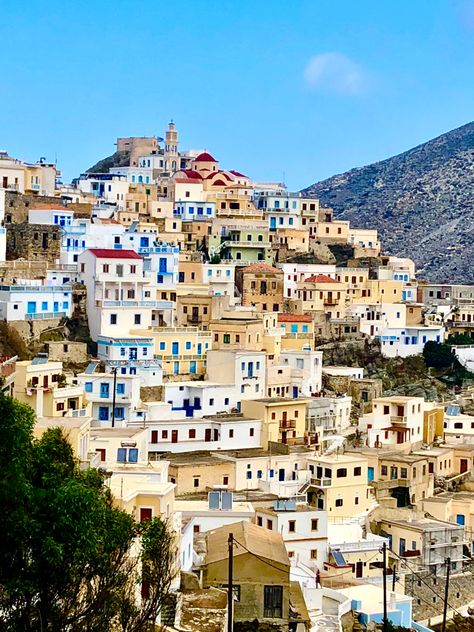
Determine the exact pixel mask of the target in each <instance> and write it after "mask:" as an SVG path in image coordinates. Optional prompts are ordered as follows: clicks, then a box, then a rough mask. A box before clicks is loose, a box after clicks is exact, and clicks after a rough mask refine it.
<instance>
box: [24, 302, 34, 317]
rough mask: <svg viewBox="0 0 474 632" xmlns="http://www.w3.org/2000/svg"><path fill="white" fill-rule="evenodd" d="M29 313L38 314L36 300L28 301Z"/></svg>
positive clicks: (27, 309) (27, 311)
mask: <svg viewBox="0 0 474 632" xmlns="http://www.w3.org/2000/svg"><path fill="white" fill-rule="evenodd" d="M26 313H27V314H36V301H28V305H27V308H26Z"/></svg>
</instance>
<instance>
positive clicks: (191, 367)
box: [189, 360, 196, 373]
mask: <svg viewBox="0 0 474 632" xmlns="http://www.w3.org/2000/svg"><path fill="white" fill-rule="evenodd" d="M189 372H190V373H196V360H191V362H190V363H189Z"/></svg>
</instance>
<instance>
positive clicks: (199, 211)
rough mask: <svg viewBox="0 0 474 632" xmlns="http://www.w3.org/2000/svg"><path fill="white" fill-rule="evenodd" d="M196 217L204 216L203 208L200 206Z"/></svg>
mask: <svg viewBox="0 0 474 632" xmlns="http://www.w3.org/2000/svg"><path fill="white" fill-rule="evenodd" d="M197 212H198V215H204V208H203V207H202V206H198V207H197Z"/></svg>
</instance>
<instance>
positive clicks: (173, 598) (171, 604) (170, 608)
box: [161, 593, 178, 628]
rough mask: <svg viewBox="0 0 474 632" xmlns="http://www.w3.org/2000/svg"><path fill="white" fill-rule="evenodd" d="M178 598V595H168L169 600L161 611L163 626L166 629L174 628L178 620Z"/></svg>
mask: <svg viewBox="0 0 474 632" xmlns="http://www.w3.org/2000/svg"><path fill="white" fill-rule="evenodd" d="M177 600H178V597H177V595H176V593H171V594H170V595H168V598H167V600H166V601H165V602H164V604H163V607H162V609H161V625H162V626H164V627H170V628H173V627H174V624H175V619H176V604H177Z"/></svg>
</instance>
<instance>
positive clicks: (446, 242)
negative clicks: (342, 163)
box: [303, 122, 474, 283]
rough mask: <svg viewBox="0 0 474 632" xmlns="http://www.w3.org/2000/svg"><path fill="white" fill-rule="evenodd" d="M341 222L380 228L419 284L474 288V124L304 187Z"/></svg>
mask: <svg viewBox="0 0 474 632" xmlns="http://www.w3.org/2000/svg"><path fill="white" fill-rule="evenodd" d="M303 193H304V194H306V195H310V196H312V197H317V198H319V199H320V200H321V201H322V202H323V203H324V205H326V206H332V207H333V208H334V210H335V212H336V215H337V217H338V218H339V219H347V220H350V221H351V224H352V225H353V226H356V227H361V228H362V227H367V228H371V227H373V228H377V229H378V231H379V235H380V237H381V239H382V246H383V249H384V251H385V252H388V253H390V254H394V255H399V256H410V257H412V258H413V259H414V260H415V261H416V263H417V267H418V276H419V278H425V279H428V280H431V281H435V282H451V283H474V122H472V123H468V124H467V125H464V126H463V127H459V128H457V129H455V130H452V131H451V132H448V133H446V134H443V135H442V136H439V137H438V138H435V139H434V140H430V141H429V142H427V143H424V144H422V145H419V146H418V147H415V148H414V149H411V150H409V151H406V152H404V153H403V154H400V155H398V156H394V157H393V158H388V159H387V160H383V161H382V162H377V163H374V164H372V165H368V166H366V167H360V168H357V169H352V170H351V171H348V172H346V173H343V174H340V175H337V176H333V177H332V178H328V179H327V180H323V181H322V182H318V183H316V184H313V185H311V186H310V187H308V188H306V189H304V191H303Z"/></svg>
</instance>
